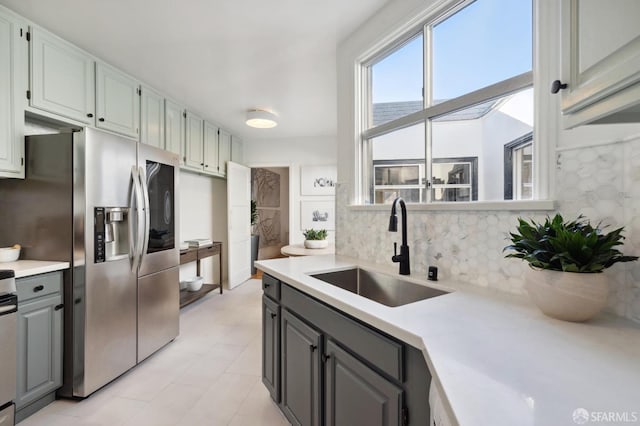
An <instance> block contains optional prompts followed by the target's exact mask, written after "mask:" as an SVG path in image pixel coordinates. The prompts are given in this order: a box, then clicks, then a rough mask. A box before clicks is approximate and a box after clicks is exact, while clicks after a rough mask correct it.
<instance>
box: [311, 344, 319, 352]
mask: <svg viewBox="0 0 640 426" xmlns="http://www.w3.org/2000/svg"><path fill="white" fill-rule="evenodd" d="M317 348H318V347H317V346H316V345H309V349H311V352H313V351H315V350H316V349H317Z"/></svg>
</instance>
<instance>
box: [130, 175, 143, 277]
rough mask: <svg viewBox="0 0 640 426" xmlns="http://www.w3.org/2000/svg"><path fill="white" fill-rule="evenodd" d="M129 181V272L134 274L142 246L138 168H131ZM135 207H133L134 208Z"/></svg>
mask: <svg viewBox="0 0 640 426" xmlns="http://www.w3.org/2000/svg"><path fill="white" fill-rule="evenodd" d="M131 180H132V185H133V186H132V191H131V199H130V200H129V214H130V220H129V238H130V240H129V241H131V242H132V247H131V271H132V272H136V271H137V270H138V267H139V266H140V256H141V253H140V248H141V246H142V241H141V240H142V238H141V236H142V233H141V232H140V229H141V227H140V225H141V222H142V214H141V209H142V205H143V201H142V187H141V186H140V178H139V176H138V168H137V167H136V166H132V167H131ZM134 206H135V207H134ZM134 210H135V217H136V219H135V229H134V220H133V214H134Z"/></svg>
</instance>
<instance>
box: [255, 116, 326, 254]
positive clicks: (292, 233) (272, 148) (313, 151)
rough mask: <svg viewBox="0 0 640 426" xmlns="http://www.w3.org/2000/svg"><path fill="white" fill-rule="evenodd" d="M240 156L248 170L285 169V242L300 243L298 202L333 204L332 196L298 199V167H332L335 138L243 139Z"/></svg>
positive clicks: (301, 237)
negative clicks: (288, 187) (310, 200)
mask: <svg viewBox="0 0 640 426" xmlns="http://www.w3.org/2000/svg"><path fill="white" fill-rule="evenodd" d="M319 119H322V117H319ZM267 132H268V130H267ZM243 154H244V163H245V164H246V165H247V166H249V167H283V166H284V167H289V182H290V197H289V203H290V211H289V213H290V216H289V221H290V223H289V242H290V243H291V244H298V243H302V242H303V241H304V237H303V236H302V230H301V228H300V201H302V200H309V199H312V200H318V201H323V200H331V201H333V200H334V199H335V197H309V196H305V197H303V196H301V195H300V166H305V165H330V164H336V162H337V159H336V138H335V137H334V136H317V137H301V138H287V139H259V140H258V139H254V140H245V141H244V153H243ZM329 238H330V239H333V238H334V232H331V233H330V235H329Z"/></svg>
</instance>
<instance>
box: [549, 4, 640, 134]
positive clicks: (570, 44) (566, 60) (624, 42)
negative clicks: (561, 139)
mask: <svg viewBox="0 0 640 426" xmlns="http://www.w3.org/2000/svg"><path fill="white" fill-rule="evenodd" d="M639 18H640V1H638V0H616V1H602V0H563V3H562V43H563V44H562V78H561V79H560V80H559V81H558V82H557V83H555V84H556V89H559V90H560V91H561V93H562V112H563V115H564V118H563V120H564V125H565V127H575V126H578V125H581V124H587V123H618V122H640V107H638V105H640V25H639V24H638V22H639V21H638V20H639ZM563 84H566V85H567V86H566V87H564V86H563Z"/></svg>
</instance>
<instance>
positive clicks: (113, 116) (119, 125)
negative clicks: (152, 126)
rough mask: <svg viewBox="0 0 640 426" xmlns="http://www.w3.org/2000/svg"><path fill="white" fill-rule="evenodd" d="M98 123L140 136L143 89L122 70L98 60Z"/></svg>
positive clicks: (130, 135)
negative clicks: (141, 92) (141, 93)
mask: <svg viewBox="0 0 640 426" xmlns="http://www.w3.org/2000/svg"><path fill="white" fill-rule="evenodd" d="M96 117H97V121H96V126H97V127H98V128H101V129H106V130H111V131H112V132H115V133H120V134H121V135H124V136H128V137H131V138H135V139H138V129H139V126H140V89H139V85H138V82H137V81H136V80H134V79H133V78H131V77H129V76H127V75H126V74H124V73H122V72H121V71H119V70H117V69H116V68H113V67H111V66H109V65H106V64H103V63H96Z"/></svg>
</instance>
